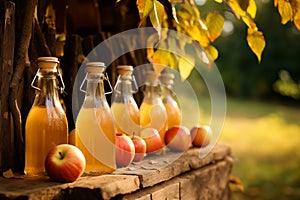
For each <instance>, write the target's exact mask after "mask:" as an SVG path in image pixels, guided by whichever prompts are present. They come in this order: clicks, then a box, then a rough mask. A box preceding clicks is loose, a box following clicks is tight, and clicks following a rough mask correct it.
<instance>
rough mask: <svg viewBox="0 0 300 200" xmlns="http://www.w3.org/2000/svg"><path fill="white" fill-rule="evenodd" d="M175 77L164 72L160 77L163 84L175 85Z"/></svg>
mask: <svg viewBox="0 0 300 200" xmlns="http://www.w3.org/2000/svg"><path fill="white" fill-rule="evenodd" d="M174 78H175V76H174V74H172V73H171V72H163V73H161V75H160V76H159V79H160V81H161V82H162V83H163V84H166V85H167V84H173V80H174Z"/></svg>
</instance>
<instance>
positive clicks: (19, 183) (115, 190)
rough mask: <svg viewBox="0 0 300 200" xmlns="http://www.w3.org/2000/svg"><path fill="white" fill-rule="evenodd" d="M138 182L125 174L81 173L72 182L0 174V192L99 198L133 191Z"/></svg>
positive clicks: (12, 196)
mask: <svg viewBox="0 0 300 200" xmlns="http://www.w3.org/2000/svg"><path fill="white" fill-rule="evenodd" d="M139 185H140V183H139V179H138V177H137V176H127V175H102V176H84V177H82V178H80V179H79V180H77V181H76V182H73V183H56V182H53V181H51V180H50V179H49V178H48V177H40V178H34V177H28V178H24V179H4V178H0V194H1V195H5V197H6V198H10V199H16V198H19V197H22V196H23V197H24V196H27V197H28V199H44V198H47V199H52V198H55V199H65V198H72V199H73V198H78V193H81V195H83V197H84V196H85V197H88V196H94V197H95V196H98V197H99V196H101V198H102V199H110V198H112V197H114V196H116V195H118V194H126V193H131V192H134V191H136V190H138V189H139ZM95 191H96V192H95Z"/></svg>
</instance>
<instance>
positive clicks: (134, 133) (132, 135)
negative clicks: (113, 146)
mask: <svg viewBox="0 0 300 200" xmlns="http://www.w3.org/2000/svg"><path fill="white" fill-rule="evenodd" d="M134 135H135V132H134V131H133V133H132V137H131V139H132V140H133V139H134Z"/></svg>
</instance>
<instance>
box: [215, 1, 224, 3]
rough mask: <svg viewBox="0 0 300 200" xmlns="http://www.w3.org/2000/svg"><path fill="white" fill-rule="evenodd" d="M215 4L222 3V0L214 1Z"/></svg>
mask: <svg viewBox="0 0 300 200" xmlns="http://www.w3.org/2000/svg"><path fill="white" fill-rule="evenodd" d="M215 2H218V3H222V2H223V0H215Z"/></svg>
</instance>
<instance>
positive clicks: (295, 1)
mask: <svg viewBox="0 0 300 200" xmlns="http://www.w3.org/2000/svg"><path fill="white" fill-rule="evenodd" d="M291 7H292V10H293V13H294V17H293V21H294V24H295V26H296V28H297V29H298V30H299V31H300V0H292V1H291Z"/></svg>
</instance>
